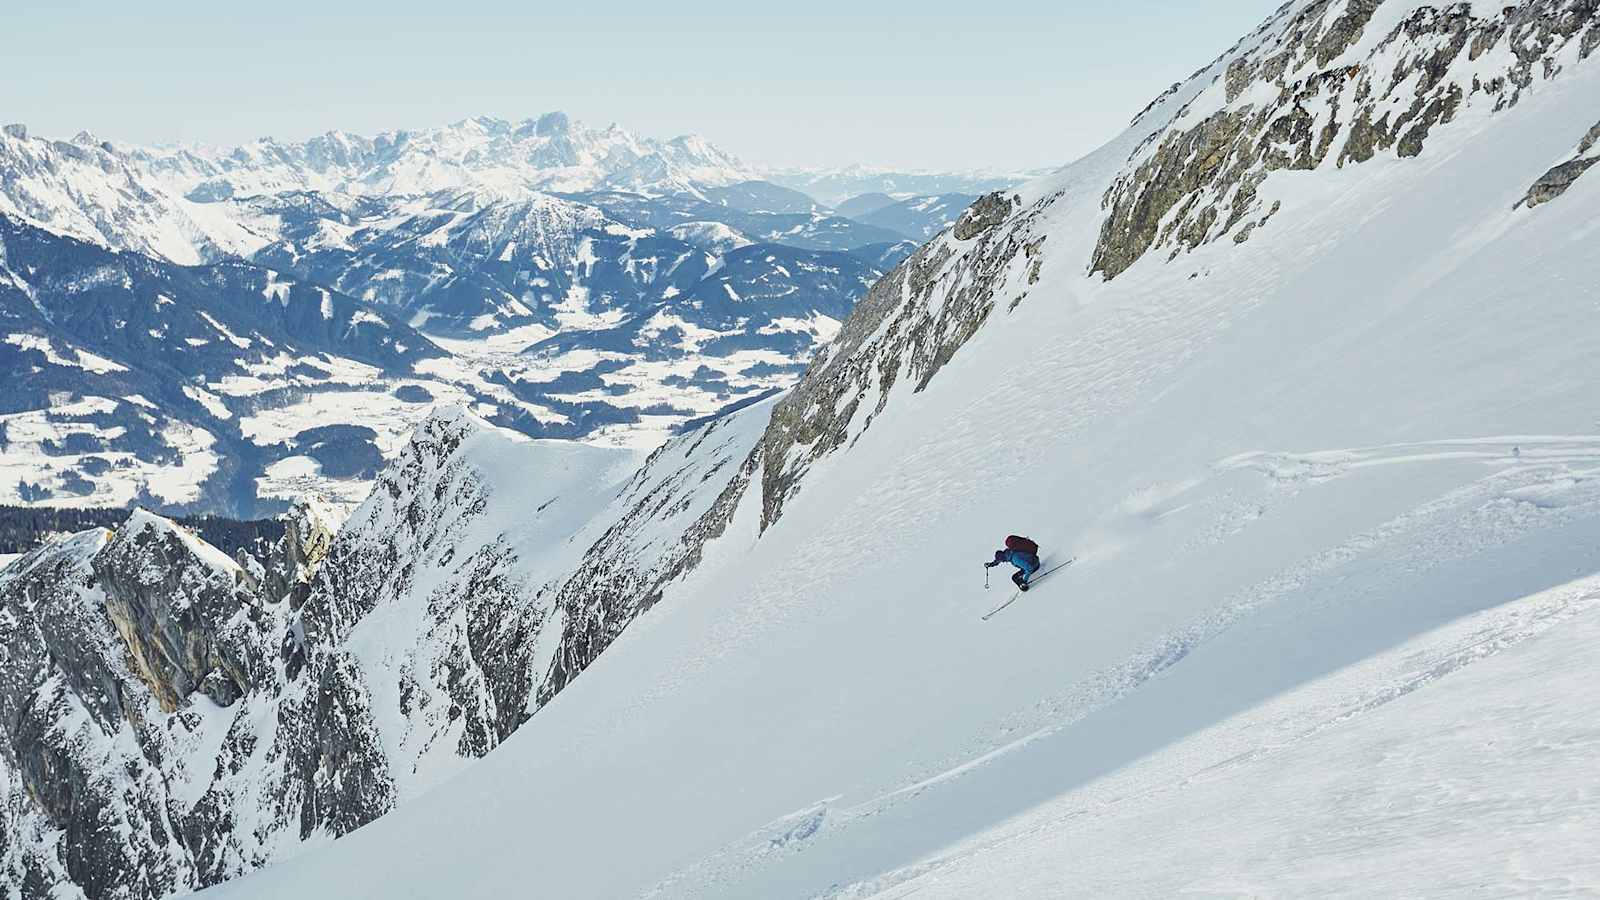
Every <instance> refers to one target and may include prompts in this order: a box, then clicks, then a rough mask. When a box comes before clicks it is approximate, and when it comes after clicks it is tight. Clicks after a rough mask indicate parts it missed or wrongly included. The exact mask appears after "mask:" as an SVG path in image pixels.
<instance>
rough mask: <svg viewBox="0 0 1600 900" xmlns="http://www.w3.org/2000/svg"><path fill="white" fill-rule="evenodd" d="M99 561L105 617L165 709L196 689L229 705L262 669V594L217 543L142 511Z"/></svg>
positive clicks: (97, 570)
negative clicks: (260, 597) (260, 607)
mask: <svg viewBox="0 0 1600 900" xmlns="http://www.w3.org/2000/svg"><path fill="white" fill-rule="evenodd" d="M93 567H94V573H95V578H96V580H97V581H98V582H99V584H100V585H101V587H102V588H103V589H104V590H105V592H106V606H105V610H106V615H108V616H109V617H110V619H111V622H112V624H113V625H114V626H116V629H117V633H118V634H120V635H121V636H122V640H123V642H124V643H125V644H126V645H127V647H128V655H129V658H130V660H131V661H132V662H133V668H134V672H135V673H136V674H137V675H138V676H139V679H140V680H141V681H143V682H144V683H145V686H146V687H148V688H149V689H150V691H151V692H152V693H153V694H155V696H156V699H157V700H158V701H159V702H160V704H161V709H162V711H163V712H168V713H170V712H175V711H176V710H177V709H178V708H179V707H180V706H182V705H184V704H186V703H188V701H189V697H190V695H191V694H193V693H194V692H195V691H197V690H198V691H200V692H201V693H203V694H204V695H205V696H207V697H209V698H211V700H212V701H213V702H214V703H216V704H217V705H218V706H224V707H225V706H230V705H232V704H233V703H234V701H236V700H238V699H239V698H240V697H241V696H243V695H244V693H245V692H246V691H248V690H249V689H250V687H251V684H252V683H253V682H254V681H257V680H259V679H260V678H261V677H262V675H263V671H262V669H263V657H264V654H263V652H262V648H261V647H260V641H259V637H260V636H261V635H262V634H263V630H264V624H265V623H264V622H263V621H261V617H260V615H259V613H260V610H259V601H258V600H257V598H256V597H255V596H254V593H253V591H252V590H251V587H250V586H249V585H248V584H247V583H246V582H247V579H246V576H245V573H244V571H243V570H242V569H240V568H239V566H238V564H237V563H235V562H234V561H233V560H231V559H229V558H228V557H227V556H225V555H223V554H221V553H220V552H218V551H217V550H216V549H215V548H213V547H211V546H210V545H208V544H205V543H203V542H201V541H200V540H199V539H198V538H196V537H194V536H193V535H190V534H187V533H186V532H184V531H183V530H182V529H181V528H179V527H177V526H174V525H172V523H170V522H168V521H167V520H165V519H162V518H160V517H157V516H152V515H150V514H149V513H144V512H136V513H134V515H133V517H132V518H131V519H129V520H128V524H127V525H126V526H125V527H124V528H123V529H122V530H121V531H120V532H118V533H117V535H116V537H115V538H113V539H112V541H111V542H110V543H109V544H108V545H107V546H106V547H104V548H103V549H102V550H101V551H100V552H99V553H97V554H95V556H94V560H93Z"/></svg>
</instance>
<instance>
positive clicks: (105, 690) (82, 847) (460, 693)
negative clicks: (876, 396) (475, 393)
mask: <svg viewBox="0 0 1600 900" xmlns="http://www.w3.org/2000/svg"><path fill="white" fill-rule="evenodd" d="M769 408H770V404H764V405H761V406H758V407H753V408H749V409H746V410H743V411H741V412H740V413H736V414H732V415H730V416H726V417H722V418H718V419H715V420H713V421H711V422H710V423H708V424H706V425H704V426H703V427H701V428H699V429H696V430H695V431H693V432H691V433H688V434H685V435H683V436H681V437H679V438H676V439H674V440H672V441H670V442H669V443H668V444H666V445H665V446H663V447H662V448H661V449H660V450H658V451H657V452H656V453H654V454H653V455H652V456H651V457H650V458H649V459H648V460H646V461H645V463H644V465H643V466H642V467H637V468H636V464H637V462H638V460H637V458H636V456H635V455H634V454H633V453H631V452H628V451H619V450H607V449H603V448H595V447H588V446H584V445H577V444H564V443H551V442H530V441H527V440H526V439H523V438H518V437H515V436H512V435H510V434H508V433H504V432H501V431H499V430H498V429H496V428H494V427H492V426H490V425H488V424H487V423H485V422H484V421H482V420H480V419H477V418H475V417H473V416H470V415H468V414H466V413H465V412H464V411H462V410H460V409H459V408H456V409H446V410H444V411H441V412H440V413H439V414H437V415H435V416H434V417H432V418H430V419H429V420H428V421H427V422H425V423H424V424H423V425H422V426H420V427H419V428H418V429H417V432H416V433H415V434H414V435H413V438H412V440H411V442H410V443H409V444H408V445H407V446H406V448H405V449H404V450H403V451H402V452H401V454H400V455H399V456H398V457H397V458H396V460H395V461H394V463H393V464H392V465H391V466H390V467H389V468H388V469H386V470H385V471H384V472H383V474H382V475H381V476H380V478H379V480H378V482H377V484H376V486H375V488H374V491H373V494H372V496H371V497H370V498H369V499H368V501H367V502H366V503H364V504H363V505H362V506H361V507H360V508H359V509H358V510H357V511H356V512H355V513H354V514H353V516H352V517H351V519H350V520H349V521H348V522H346V523H345V525H344V526H343V527H342V528H341V529H339V530H338V532H337V533H335V532H334V530H333V528H332V523H331V520H330V518H329V515H328V513H327V511H326V510H325V509H322V508H320V507H319V506H317V505H316V504H313V503H302V504H299V505H297V506H296V507H294V508H293V509H292V510H291V511H290V512H289V513H288V514H287V515H286V518H287V520H288V521H287V522H286V528H285V533H284V537H283V539H282V540H281V541H280V542H279V544H278V545H277V546H276V547H274V548H273V550H272V552H271V553H270V554H269V558H267V559H265V560H260V561H257V560H251V559H246V560H245V561H244V564H241V563H240V562H239V561H236V560H232V559H229V558H228V557H227V556H226V555H224V554H222V553H221V552H220V551H217V550H216V549H214V548H212V547H210V546H209V545H206V544H205V543H204V542H202V541H200V540H199V539H198V538H196V537H195V536H194V535H192V534H190V533H188V532H187V531H185V530H183V529H182V528H180V527H179V526H177V525H175V524H173V523H171V522H169V521H167V520H165V519H162V518H160V517H158V516H154V515H150V514H148V513H144V512H137V513H135V514H134V515H132V516H131V517H130V518H129V519H128V521H127V522H126V523H125V524H124V525H123V526H122V527H121V528H119V529H118V530H117V531H116V532H114V533H112V532H104V531H92V532H85V533H83V534H80V535H76V536H74V537H72V538H70V539H68V540H66V541H65V542H63V543H60V544H56V545H53V546H51V547H48V548H44V549H42V550H39V551H37V552H35V553H34V554H33V555H31V556H30V557H27V558H24V559H22V560H19V561H18V562H17V564H16V565H14V566H12V567H10V568H8V569H7V570H6V573H5V575H4V576H3V577H0V610H3V613H0V637H3V638H4V641H5V643H4V651H3V655H0V728H3V731H0V785H3V787H4V790H5V796H4V797H3V798H0V801H3V802H0V824H4V826H5V828H4V830H3V831H0V873H3V875H0V884H3V885H5V886H6V887H9V888H14V889H15V890H16V891H17V892H18V893H20V894H21V896H23V897H28V898H33V897H45V896H53V895H51V894H49V890H51V889H53V888H54V887H55V886H57V885H73V886H75V888H76V889H77V890H80V891H81V892H82V894H81V896H86V897H91V898H99V897H118V898H123V897H126V898H154V897H161V896H166V895H168V894H171V893H174V892H180V891H185V890H192V889H195V888H199V887H203V886H205V885H208V884H214V883H216V882H218V881H221V880H224V879H227V878H231V877H234V876H236V875H239V874H241V873H243V872H247V871H249V870H250V869H253V868H255V867H257V866H260V865H263V864H265V863H267V862H270V861H272V860H276V859H282V858H284V857H286V856H288V855H292V854H293V853H294V852H296V851H297V850H298V849H299V848H300V847H301V846H303V845H304V842H305V841H307V840H309V839H312V838H314V837H318V836H323V837H327V836H331V837H338V836H341V835H344V834H347V833H349V832H350V831H352V830H354V829H356V828H359V827H360V826H362V825H364V824H366V823H368V822H371V821H372V820H374V819H376V818H377V817H379V816H381V815H383V814H384V813H386V812H388V811H389V810H391V809H393V808H394V807H395V805H396V804H398V803H401V802H404V801H405V800H407V799H409V798H410V797H413V796H415V795H416V794H418V793H420V792H421V791H423V790H425V789H427V788H428V787H429V786H431V785H432V784H435V783H437V782H438V781H439V780H440V779H442V778H445V777H447V776H448V775H449V774H451V773H452V772H454V771H456V770H457V769H459V768H460V767H461V766H464V765H467V764H469V763H470V762H471V761H472V760H473V759H476V758H478V757H481V756H482V755H484V754H485V753H488V752H489V751H490V750H492V749H494V748H495V747H496V746H498V745H499V744H500V742H501V741H503V740H504V739H505V738H506V737H507V736H508V735H510V734H511V733H512V732H513V731H515V730H516V729H517V728H518V727H519V726H520V725H522V724H523V723H524V722H525V721H527V719H528V717H529V716H531V715H533V714H534V712H535V711H536V710H537V709H538V708H539V707H540V706H541V705H542V704H544V703H545V702H548V701H549V700H550V698H552V697H554V696H555V695H556V694H557V693H558V692H559V691H560V690H561V689H562V688H564V687H565V686H566V685H567V684H569V683H570V682H571V681H572V679H573V678H575V677H577V676H578V675H579V673H581V671H582V670H583V669H584V668H585V667H587V666H588V665H589V664H590V663H592V662H593V661H594V659H595V658H596V657H597V656H598V655H599V654H600V653H601V652H602V651H603V650H604V649H605V648H606V647H607V646H609V644H610V643H611V641H612V640H614V639H615V637H616V636H617V635H618V634H619V633H620V632H621V631H622V630H623V629H624V628H625V627H626V626H627V624H628V623H629V622H631V621H632V620H633V618H634V617H636V616H637V615H639V614H640V613H641V612H643V611H644V610H646V609H648V608H649V607H650V605H652V604H653V603H655V602H656V601H657V600H658V599H659V598H660V596H661V592H662V590H663V588H664V586H665V585H666V584H667V583H669V582H671V581H672V580H673V579H676V578H678V577H680V576H681V575H683V574H684V573H686V572H687V571H689V570H690V569H692V568H693V566H694V565H695V564H696V563H697V562H698V560H699V558H700V553H701V551H702V550H703V548H704V546H705V545H706V544H707V543H708V542H709V541H711V540H713V539H715V538H716V537H718V536H720V535H721V534H722V533H723V532H724V531H725V530H726V529H727V527H728V525H729V523H730V521H731V519H732V517H733V514H734V511H735V510H736V509H737V508H738V505H739V503H740V500H741V498H742V497H743V496H744V495H745V489H746V488H747V486H748V485H749V484H750V483H751V480H752V479H751V475H752V473H753V472H754V471H755V469H754V468H753V467H752V465H751V464H750V463H749V462H748V460H749V459H750V455H751V451H752V449H753V448H754V446H755V444H756V442H757V439H758V438H759V436H760V434H761V431H762V429H763V427H764V426H765V424H766V421H767V411H768V409H769ZM741 466H742V467H741Z"/></svg>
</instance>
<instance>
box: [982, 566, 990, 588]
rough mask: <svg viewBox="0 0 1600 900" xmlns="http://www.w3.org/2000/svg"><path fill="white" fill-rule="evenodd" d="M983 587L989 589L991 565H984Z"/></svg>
mask: <svg viewBox="0 0 1600 900" xmlns="http://www.w3.org/2000/svg"><path fill="white" fill-rule="evenodd" d="M983 589H984V590H986V591H987V590H988V589H989V567H988V566H984V567H983Z"/></svg>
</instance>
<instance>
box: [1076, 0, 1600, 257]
mask: <svg viewBox="0 0 1600 900" xmlns="http://www.w3.org/2000/svg"><path fill="white" fill-rule="evenodd" d="M1380 7H1381V2H1380V0H1360V2H1348V3H1346V2H1334V0H1320V2H1316V3H1311V4H1308V5H1305V6H1303V7H1299V8H1298V9H1296V8H1294V7H1290V6H1286V7H1285V8H1284V9H1283V10H1280V12H1279V13H1278V15H1277V17H1275V20H1274V22H1272V23H1269V25H1270V26H1271V27H1269V28H1266V29H1264V30H1262V31H1258V35H1260V34H1266V35H1276V37H1275V38H1274V39H1272V40H1266V39H1262V40H1259V41H1258V42H1256V43H1255V44H1253V45H1248V46H1247V45H1241V47H1240V48H1237V49H1236V52H1235V55H1234V56H1233V57H1232V58H1231V59H1229V60H1228V61H1227V63H1226V64H1225V65H1218V66H1215V67H1213V69H1214V74H1213V75H1212V77H1213V78H1214V79H1216V80H1218V81H1219V82H1220V84H1218V85H1217V86H1216V87H1215V88H1213V90H1211V91H1207V92H1204V93H1202V94H1201V95H1200V96H1199V97H1197V98H1195V100H1194V101H1192V102H1191V104H1190V106H1189V107H1188V108H1186V109H1185V110H1183V111H1182V112H1181V113H1180V114H1179V115H1178V117H1177V119H1176V120H1175V121H1174V123H1173V125H1172V127H1170V128H1169V129H1167V131H1166V132H1165V133H1164V134H1161V135H1160V136H1159V137H1157V138H1156V139H1154V140H1152V141H1150V142H1148V143H1147V144H1146V145H1144V146H1142V147H1141V148H1140V149H1139V151H1137V152H1136V153H1135V155H1134V157H1133V158H1132V159H1131V160H1130V161H1129V168H1128V170H1127V171H1126V172H1125V173H1124V174H1123V175H1122V176H1120V177H1119V178H1117V179H1116V180H1115V181H1114V182H1113V183H1112V184H1111V186H1110V187H1109V188H1107V189H1106V191H1105V194H1104V197H1103V201H1102V205H1103V207H1104V209H1105V210H1106V218H1105V219H1104V221H1103V223H1102V226H1101V232H1100V238H1099V241H1098V243H1097V245H1096V247H1095V251H1094V254H1093V258H1092V260H1091V262H1090V267H1089V268H1090V271H1091V272H1092V273H1098V274H1100V275H1101V276H1103V277H1104V278H1106V279H1111V278H1115V277H1117V276H1118V275H1120V274H1121V273H1122V272H1124V271H1126V270H1127V269H1128V267H1129V266H1132V265H1133V264H1134V263H1135V262H1137V261H1138V260H1139V259H1140V258H1142V257H1143V256H1144V255H1145V253H1147V252H1148V251H1150V250H1151V249H1152V248H1155V247H1160V248H1164V249H1166V250H1167V251H1168V258H1169V259H1170V258H1172V257H1174V256H1176V255H1177V254H1179V253H1182V252H1184V251H1187V250H1193V249H1194V248H1196V247H1198V246H1200V245H1202V244H1205V243H1209V242H1211V241H1214V240H1217V239H1218V238H1220V237H1222V236H1224V235H1227V234H1230V233H1232V234H1233V235H1234V237H1235V240H1236V241H1239V242H1242V240H1241V235H1243V236H1244V237H1248V235H1249V232H1250V230H1252V229H1255V228H1259V227H1261V226H1262V225H1265V224H1266V222H1267V220H1268V218H1270V216H1271V213H1270V212H1269V213H1265V214H1264V213H1263V212H1262V211H1261V208H1262V200H1261V198H1260V189H1261V187H1262V184H1263V183H1264V182H1265V181H1266V179H1267V177H1268V176H1269V175H1270V174H1271V173H1272V172H1274V171H1277V170H1280V169H1291V170H1312V169H1316V168H1319V167H1321V166H1323V165H1327V164H1333V165H1338V166H1344V165H1347V164H1357V163H1362V162H1365V161H1367V160H1370V159H1372V158H1374V157H1375V156H1377V155H1378V154H1380V153H1387V152H1391V151H1392V152H1393V153H1394V154H1395V155H1396V156H1397V157H1400V158H1407V157H1414V156H1418V155H1419V154H1421V153H1422V152H1423V149H1424V147H1425V145H1426V143H1427V141H1428V138H1429V136H1430V135H1431V134H1432V133H1433V131H1434V129H1436V128H1437V127H1439V126H1442V125H1448V124H1450V123H1451V122H1453V121H1455V119H1456V118H1457V116H1458V115H1459V113H1460V111H1461V109H1462V108H1463V107H1464V106H1466V105H1469V104H1483V105H1485V106H1486V107H1487V108H1488V109H1489V110H1490V111H1492V112H1498V111H1501V110H1504V109H1507V108H1509V107H1511V106H1514V105H1516V103H1517V102H1518V101H1519V100H1520V99H1521V97H1522V96H1523V95H1524V94H1525V93H1526V92H1527V91H1529V90H1532V89H1533V88H1534V86H1535V85H1536V84H1537V83H1538V82H1539V81H1540V80H1542V79H1549V78H1554V77H1556V76H1557V75H1559V74H1560V73H1561V71H1562V69H1563V67H1564V66H1565V65H1569V64H1571V62H1574V61H1582V60H1584V59H1587V58H1588V56H1589V55H1590V53H1591V51H1592V50H1593V48H1594V46H1595V45H1596V44H1597V43H1600V10H1597V8H1596V6H1595V5H1594V4H1593V3H1592V2H1589V0H1539V2H1531V3H1524V4H1521V5H1518V6H1508V7H1505V8H1504V9H1501V10H1498V11H1497V12H1495V13H1494V14H1493V15H1488V16H1478V15H1474V8H1473V7H1471V6H1470V5H1468V4H1464V3H1456V4H1451V5H1448V6H1444V7H1431V6H1422V7H1418V8H1417V9H1415V10H1414V11H1412V12H1411V13H1410V14H1408V15H1407V16H1406V17H1405V18H1404V19H1403V20H1401V21H1400V22H1399V23H1398V24H1397V25H1395V26H1394V27H1393V28H1392V30H1390V31H1389V32H1388V33H1387V34H1385V35H1382V36H1375V35H1370V34H1367V28H1368V26H1369V25H1370V23H1371V22H1372V19H1373V17H1374V14H1375V12H1376V11H1377V10H1378V9H1379V8H1380ZM1575 42H1576V43H1575ZM1362 47H1366V48H1367V49H1366V50H1365V51H1364V52H1363V51H1362V49H1361V48H1362ZM1569 48H1570V49H1569ZM1581 168H1586V166H1583V167H1581ZM1581 168H1580V166H1569V167H1568V168H1567V169H1564V170H1562V171H1561V172H1555V171H1552V173H1551V174H1550V176H1549V178H1550V181H1549V182H1548V183H1547V184H1546V185H1545V186H1544V187H1540V188H1539V189H1538V191H1537V193H1538V194H1540V195H1545V194H1549V192H1550V191H1551V190H1554V191H1555V193H1559V192H1560V190H1561V189H1564V188H1563V187H1562V186H1561V185H1562V183H1563V182H1564V183H1565V184H1570V183H1571V179H1572V178H1575V177H1576V174H1581ZM1575 173H1576V174H1575ZM1533 193H1535V192H1530V197H1531V196H1532V194H1533ZM1551 196H1553V194H1552V195H1551ZM1236 229H1237V230H1236Z"/></svg>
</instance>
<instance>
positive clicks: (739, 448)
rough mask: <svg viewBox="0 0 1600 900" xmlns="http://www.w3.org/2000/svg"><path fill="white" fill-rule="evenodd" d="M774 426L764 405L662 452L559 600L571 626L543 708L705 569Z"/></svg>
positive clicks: (626, 494)
mask: <svg viewBox="0 0 1600 900" xmlns="http://www.w3.org/2000/svg"><path fill="white" fill-rule="evenodd" d="M766 422H767V416H766V408H765V406H762V407H756V408H752V409H749V410H746V411H743V412H740V413H737V414H735V415H731V416H727V417H724V418H720V419H715V420H713V421H712V422H710V423H709V424H707V425H705V426H702V427H701V428H699V429H697V430H696V431H695V432H693V433H691V434H688V435H685V436H684V437H681V438H678V439H676V440H674V441H671V442H669V443H667V444H665V445H663V446H662V447H660V448H659V449H657V450H656V451H655V452H654V453H652V454H651V456H650V458H649V459H648V460H647V461H646V462H645V464H644V465H643V466H642V467H641V468H640V469H639V471H638V472H637V473H635V474H634V476H633V477H632V478H630V479H629V480H628V482H627V484H626V485H625V486H624V488H623V491H622V494H621V496H620V498H619V500H620V503H621V505H622V509H623V512H622V514H621V516H620V517H619V518H617V519H616V520H615V521H613V522H610V523H608V525H607V527H606V529H605V531H604V533H603V534H601V535H600V538H599V540H597V541H595V542H594V544H593V545H592V546H590V547H589V549H588V550H587V551H585V552H584V555H583V559H582V560H581V562H579V564H578V567H577V569H576V570H575V571H574V572H573V574H572V575H571V577H569V578H568V579H567V580H566V582H565V583H564V584H563V585H562V586H561V588H560V590H559V591H558V592H557V593H556V609H557V610H558V611H559V614H560V621H561V622H562V623H563V628H562V632H561V636H560V642H559V644H558V645H557V646H556V650H555V655H554V657H553V659H552V661H551V665H550V669H549V671H548V672H545V673H540V674H541V675H542V682H541V683H540V685H539V689H538V697H537V699H538V702H539V704H540V705H543V704H545V703H548V702H549V701H550V699H551V698H552V697H554V696H555V695H556V694H557V693H558V692H559V691H560V690H561V689H562V688H564V687H566V686H567V684H568V683H570V682H571V681H572V679H574V678H576V677H577V676H578V674H579V673H581V672H582V671H583V670H584V669H586V668H588V666H589V665H590V664H591V663H593V662H594V661H595V660H596V659H597V658H599V656H600V654H601V653H602V652H604V651H605V649H606V648H607V647H609V646H611V642H612V641H614V640H616V638H617V636H618V635H620V634H621V633H622V631H623V629H625V628H626V627H627V626H628V625H629V624H630V623H631V622H632V621H633V620H634V619H635V618H637V617H638V616H639V614H640V613H643V612H644V611H645V610H647V609H649V608H650V607H652V606H654V605H655V604H656V603H657V602H659V601H660V600H661V597H662V592H663V590H664V589H665V587H666V586H667V585H668V584H670V583H672V582H673V581H676V580H677V579H678V578H680V577H682V576H683V575H684V574H686V573H688V572H690V571H692V570H693V569H694V568H695V567H696V566H698V565H699V564H700V560H701V558H702V552H703V551H704V549H705V547H706V545H707V544H708V543H710V542H711V541H713V540H715V539H717V538H719V537H721V536H722V535H723V533H724V532H725V531H726V530H727V528H728V525H729V523H730V522H731V521H732V519H733V515H734V512H735V511H736V510H737V509H738V507H739V504H740V502H741V501H742V500H744V498H745V496H746V493H747V492H748V490H749V488H750V485H751V483H752V482H753V481H754V478H755V475H756V473H757V472H759V471H760V468H761V460H762V456H761V452H762V451H761V448H760V446H759V444H757V443H756V438H757V437H758V436H759V435H760V434H761V429H762V427H763V426H764V425H765V424H766ZM654 535H660V537H659V538H655V539H652V537H653V536H654Z"/></svg>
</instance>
